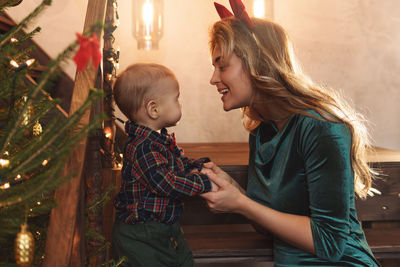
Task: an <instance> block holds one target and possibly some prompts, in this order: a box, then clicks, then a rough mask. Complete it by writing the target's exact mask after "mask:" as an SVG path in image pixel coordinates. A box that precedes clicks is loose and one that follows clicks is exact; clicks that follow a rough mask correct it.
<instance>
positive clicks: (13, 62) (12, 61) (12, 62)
mask: <svg viewBox="0 0 400 267" xmlns="http://www.w3.org/2000/svg"><path fill="white" fill-rule="evenodd" d="M10 64H11V66H13V67H14V68H18V67H19V64H18V63H17V61H15V60H14V59H11V60H10Z"/></svg>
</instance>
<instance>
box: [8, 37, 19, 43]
mask: <svg viewBox="0 0 400 267" xmlns="http://www.w3.org/2000/svg"><path fill="white" fill-rule="evenodd" d="M10 42H11V43H16V42H18V39H17V38H14V37H11V39H10Z"/></svg>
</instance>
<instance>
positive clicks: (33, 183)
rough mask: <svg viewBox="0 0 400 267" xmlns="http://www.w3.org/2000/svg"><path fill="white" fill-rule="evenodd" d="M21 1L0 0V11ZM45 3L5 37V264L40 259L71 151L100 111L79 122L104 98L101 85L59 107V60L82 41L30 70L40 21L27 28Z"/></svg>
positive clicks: (0, 188)
mask: <svg viewBox="0 0 400 267" xmlns="http://www.w3.org/2000/svg"><path fill="white" fill-rule="evenodd" d="M18 2H20V1H16V0H8V1H7V0H5V1H3V0H2V1H1V2H0V11H3V10H5V9H6V8H8V7H10V6H12V5H15V4H17V3H18ZM47 5H50V1H49V0H44V1H43V2H42V3H41V4H40V5H39V6H38V7H37V8H36V9H35V10H33V11H32V13H31V14H29V15H28V16H27V17H26V18H25V19H23V20H22V21H21V22H20V23H19V24H18V25H16V26H15V27H13V28H12V29H11V30H10V31H9V32H7V33H5V34H3V35H2V36H1V37H0V50H1V51H0V68H1V69H0V80H1V83H0V247H1V250H0V265H1V266H3V265H4V266H8V265H10V266H15V262H17V263H18V264H23V262H24V261H26V262H30V261H32V260H33V265H40V263H41V260H42V259H41V257H42V255H43V249H44V243H45V240H46V228H47V222H48V216H49V213H50V210H51V208H52V207H54V205H56V203H55V201H54V199H53V193H52V192H53V191H54V189H55V188H57V187H58V186H59V185H61V184H62V183H63V182H65V181H68V180H69V179H70V178H72V177H73V176H74V174H71V175H68V176H66V177H62V174H61V170H62V169H63V167H64V163H65V159H66V157H67V156H68V155H69V153H70V152H71V150H72V149H73V147H74V145H76V144H77V143H78V142H79V141H80V140H81V139H82V138H83V137H85V136H86V135H87V133H88V132H89V131H90V130H91V129H93V128H94V127H95V125H96V124H98V122H100V121H101V119H102V118H100V117H98V118H96V119H93V120H92V121H91V123H90V124H89V125H85V126H82V125H80V124H79V122H80V119H81V117H82V116H83V114H84V113H85V112H86V111H87V110H88V109H89V108H90V107H91V105H92V104H93V103H94V102H95V101H97V100H99V99H100V97H101V96H102V93H101V91H98V90H95V89H93V90H92V91H91V94H90V95H89V97H88V98H87V99H86V101H85V102H84V104H83V105H82V106H81V107H80V108H79V109H78V110H77V111H76V112H75V113H73V114H70V115H69V116H68V115H66V113H65V112H62V110H61V109H60V108H58V106H57V105H58V103H59V100H57V99H52V98H51V97H50V94H49V93H48V92H49V89H50V88H51V80H52V79H53V78H54V75H56V74H57V71H58V70H59V68H60V64H61V63H62V62H64V61H65V60H66V59H67V58H69V57H70V56H71V55H72V54H73V53H74V52H75V50H76V49H77V46H78V42H77V41H74V42H73V43H71V45H69V46H68V47H67V48H66V49H65V50H64V51H62V52H61V53H60V54H59V55H58V56H57V58H55V59H54V60H52V61H51V62H50V64H48V65H47V66H45V69H44V71H43V72H42V74H41V76H40V78H38V79H37V80H34V79H32V78H31V76H30V72H31V71H32V68H34V67H35V65H36V64H37V63H36V62H35V61H34V59H31V58H30V56H29V54H30V52H31V51H32V49H33V48H32V47H29V48H23V43H24V42H25V41H27V40H28V39H30V38H32V36H33V35H34V34H37V33H38V32H39V30H40V29H39V28H36V29H34V30H33V31H31V32H29V33H24V31H23V29H24V28H25V27H26V26H27V25H28V24H29V23H31V21H32V19H33V18H35V17H36V16H38V15H39V14H40V13H41V11H42V10H43V9H44V8H45V7H46V6H47ZM85 35H86V36H92V33H91V32H88V33H84V36H85ZM84 36H82V38H84ZM14 243H15V245H16V246H15V247H14ZM34 247H36V248H35V249H34ZM23 266H29V265H23Z"/></svg>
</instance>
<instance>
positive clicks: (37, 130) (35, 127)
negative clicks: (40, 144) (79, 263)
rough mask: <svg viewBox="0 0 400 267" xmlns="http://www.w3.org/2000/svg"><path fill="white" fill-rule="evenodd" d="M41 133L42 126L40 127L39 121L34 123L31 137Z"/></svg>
mask: <svg viewBox="0 0 400 267" xmlns="http://www.w3.org/2000/svg"><path fill="white" fill-rule="evenodd" d="M41 133H42V125H40V123H39V121H36V122H35V125H33V135H39V134H41Z"/></svg>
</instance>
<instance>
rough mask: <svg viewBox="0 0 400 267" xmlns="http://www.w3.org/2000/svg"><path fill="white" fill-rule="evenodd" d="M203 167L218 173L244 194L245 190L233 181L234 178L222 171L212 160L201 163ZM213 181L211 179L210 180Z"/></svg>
mask: <svg viewBox="0 0 400 267" xmlns="http://www.w3.org/2000/svg"><path fill="white" fill-rule="evenodd" d="M203 167H204V168H203V169H202V170H204V169H210V170H212V171H213V172H214V173H215V174H216V175H218V176H219V177H221V178H223V179H224V180H226V181H228V182H229V183H231V184H232V185H234V186H235V187H237V188H238V189H239V190H240V192H242V193H243V194H246V191H245V190H244V189H243V188H242V187H241V186H240V185H239V184H238V182H236V181H235V179H233V178H232V177H231V176H229V174H227V173H226V172H224V171H223V170H222V169H221V168H220V167H218V166H217V164H215V163H214V162H207V163H204V164H203ZM204 174H205V173H204ZM211 182H213V181H211Z"/></svg>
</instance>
